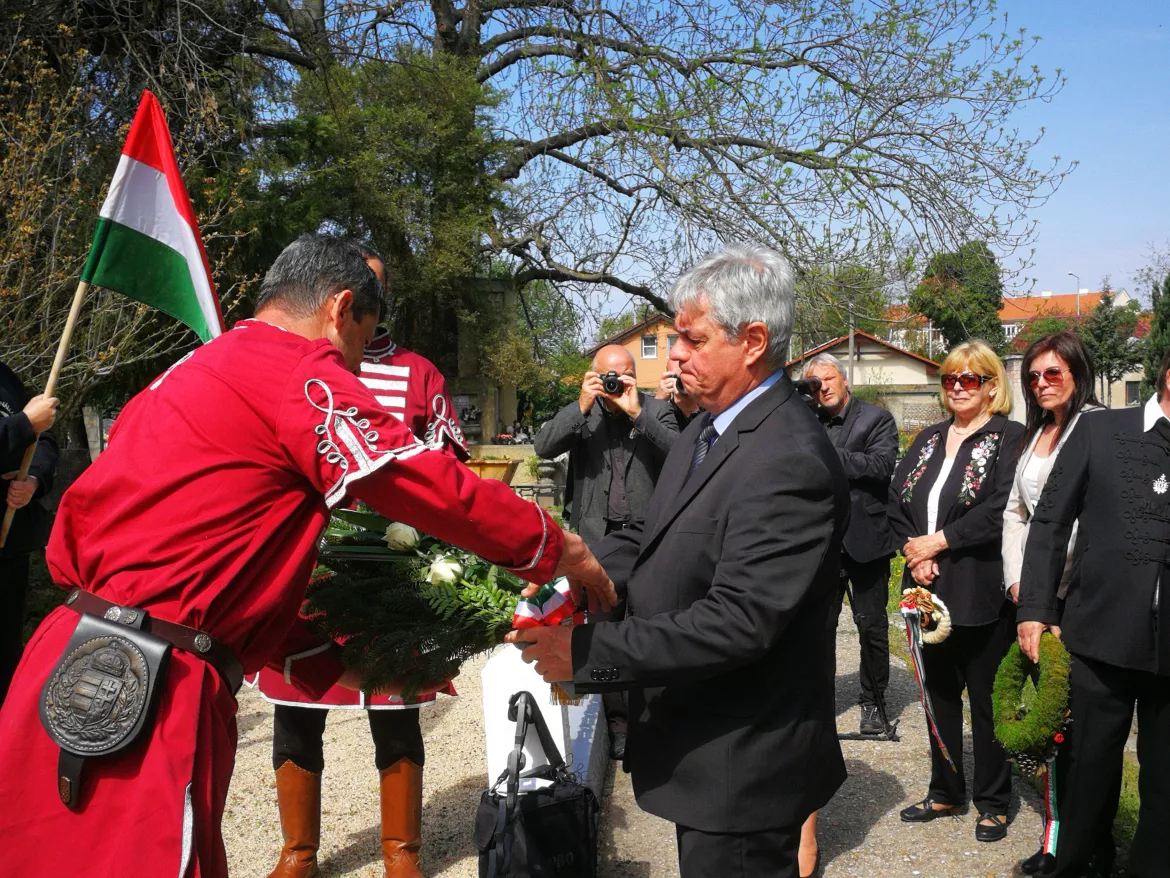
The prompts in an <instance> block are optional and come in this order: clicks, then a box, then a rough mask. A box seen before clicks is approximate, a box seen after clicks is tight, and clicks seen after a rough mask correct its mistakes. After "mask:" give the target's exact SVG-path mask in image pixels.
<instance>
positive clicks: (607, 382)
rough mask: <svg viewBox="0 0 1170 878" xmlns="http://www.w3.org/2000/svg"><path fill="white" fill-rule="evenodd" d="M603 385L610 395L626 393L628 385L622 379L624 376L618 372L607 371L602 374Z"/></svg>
mask: <svg viewBox="0 0 1170 878" xmlns="http://www.w3.org/2000/svg"><path fill="white" fill-rule="evenodd" d="M601 387H602V389H603V390H604V391H605V392H606V393H608V394H609V395H610V396H616V395H617V394H619V393H625V390H626V385H625V382H623V381H622V376H621V375H619V374H618V373H617V372H606V373H605V374H604V375H602V376H601Z"/></svg>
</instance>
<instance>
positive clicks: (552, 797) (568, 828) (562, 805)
mask: <svg viewBox="0 0 1170 878" xmlns="http://www.w3.org/2000/svg"><path fill="white" fill-rule="evenodd" d="M508 719H510V720H513V721H515V723H516V743H515V747H514V748H513V750H512V752H511V753H510V754H509V755H508V767H507V768H506V769H504V772H503V773H502V774H501V775H500V776H499V778H497V780H496V782H495V784H493V785H492V787H491V789H489V790H486V791H485V792H484V794H483V795H482V796H481V797H480V800H479V810H478V811H477V812H476V815H475V846H476V847H477V848H478V849H479V876H480V878H597V812H598V803H597V797H596V796H595V795H593V791H592V790H591V789H589V787H587V786H585V785H584V784H580V783H577V781H576V780H575V779H574V778H573V776H572V774H571V773H570V772H569V770H568V768H566V766H565V760H564V759H563V758H562V757H561V752H560V750H558V749H557V745H556V744H555V743H553V739H552V735H550V734H549V731H548V726H546V725H545V723H544V717H543V716H542V715H541V712H540V708H539V707H537V706H536V700H535V699H534V698H533V697H532V695H531V694H530V693H528V692H517V693H516V694H515V695H513V696H512V697H511V699H509V701H508ZM530 724H531V725H533V726H535V727H536V733H537V736H538V737H539V738H540V747H541V749H542V750H544V756H545V758H546V759H547V760H548V765H542V766H540V767H539V768H534V769H532V770H531V771H528V772H523V769H524V738H525V736H526V735H527V734H528V726H529V725H530ZM522 772H523V773H522ZM529 777H536V778H544V779H546V780H551V781H552V786H549V787H545V788H542V789H538V790H533V791H531V792H527V793H525V794H524V795H520V794H519V793H520V779H521V778H529ZM501 785H504V787H505V792H504V793H503V794H502V795H501V794H500V792H499V788H500V786H501Z"/></svg>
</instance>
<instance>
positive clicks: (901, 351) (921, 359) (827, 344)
mask: <svg viewBox="0 0 1170 878" xmlns="http://www.w3.org/2000/svg"><path fill="white" fill-rule="evenodd" d="M853 338H854V340H856V339H859V338H865V339H868V340H869V341H873V342H877V343H878V344H880V345H881V346H882V347H885V348H889V349H890V350H891V351H895V352H896V353H899V354H905V355H906V356H907V357H910V358H912V359H915V360H918V362H920V363H925V364H926V365H928V366H933V367H934V368H936V369H937V368H939V364H938V363H936V362H935V361H934V360H930V359H927V358H926V357H924V356H922V355H921V354H916V353H914V351H908V350H906V349H905V348H900V347H898V346H897V345H896V344H891V343H890V342H888V341H885V340H884V339H880V338H878V337H877V336H876V335H870V334H869V333H868V332H863V331H862V330H860V329H855V330H854V331H853ZM842 342H845V343H848V342H849V336H847V335H842V336H840V337H838V338H835V339H833V340H832V341H827V342H825V343H824V344H823V345H819V346H817V347H815V348H813V349H812V350H811V351H805V352H804V353H803V354H802V355H801V356H799V357H797V358H796V359H794V360H789V361H788V362H787V363H786V364H785V366H786V367H787V366H791V365H792V364H793V363H799V362H801V361H802V360H807V359H810V358H811V357H815V356H816V355H817V354H820V353H823V352H824V351H827V350H829V349H830V348H833V347H836V346H837V345H839V344H841V343H842Z"/></svg>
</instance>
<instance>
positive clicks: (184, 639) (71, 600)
mask: <svg viewBox="0 0 1170 878" xmlns="http://www.w3.org/2000/svg"><path fill="white" fill-rule="evenodd" d="M65 606H67V607H69V608H70V609H71V610H74V611H76V612H77V613H89V614H90V615H92V616H98V617H100V618H103V619H108V620H109V621H111V622H117V621H119V620H121V617H122V614H123V613H137V612H140V611H139V610H138V609H136V608H134V607H123V606H120V605H118V604H114V603H111V602H110V601H107V600H106V599H105V598H99V597H98V596H97V595H96V594H94V593H93V592H88V591H85V590H84V589H80V588H75V589H73V591H72V592H71V593H70V595H69V597H68V598H66V599H65ZM125 621H126V622H127V623H131V622H133V621H134V620H133V619H126V620H125ZM142 630H143V631H149V632H150V633H151V634H153V635H154V636H155V637H161V638H162V639H163V640H166V641H167V642H169V643H170V644H172V645H173V646H175V647H177V648H178V649H181V650H183V651H184V652H189V653H191V655H193V656H196V657H197V658H201V659H203V660H204V661H205V662H207V663H208V664H209V665H211V666H212V667H213V668H215V669H216V671H218V672H219V675H220V676H221V677H223V679H224V682H225V683H227V685H228V688H229V689H231V690H232V694H233V695H235V694H236V693H237V692H239V691H240V684H242V683H243V682H244V666H243V665H241V664H240V660H239V659H238V658H236V656H235V654H234V653H233V652H232V651H231V650H230V649H228V648H227V647H226V646H224V645H223V644H222V643H220V642H219V641H218V640H216V639H215V638H214V637H212V636H211V635H210V634H204V633H203V632H202V631H200V630H198V629H197V628H188V627H187V626H186V625H178V624H176V623H174V622H165V621H163V620H162V619H159V618H156V617H155V616H151V615H150V614H149V613H147V616H146V621H145V622H143V623H142Z"/></svg>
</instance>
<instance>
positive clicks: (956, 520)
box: [889, 415, 1063, 625]
mask: <svg viewBox="0 0 1170 878" xmlns="http://www.w3.org/2000/svg"><path fill="white" fill-rule="evenodd" d="M950 427H951V421H950V420H946V421H942V422H941V423H938V424H935V425H934V426H933V427H927V428H926V429H925V430H923V431H922V432H921V433H919V434H918V436H917V437H916V438H915V439H914V442H913V443H912V444H911V445H910V448H909V450H908V451H907V452H906V456H905V457H904V458H902V462H901V463H900V464H899V465H898V469H897V470H896V471H895V472H894V480H893V481H892V482H891V483H890V502H889V512H890V524H891V526H892V527H893V529H894V536H895V537H896V538H897V539H898V548H899V549H900V548H901V547H902V546H904V545H905V544H906V540H908V539H910V538H911V537H918V536H922V535H924V534H925V533H926V532H927V531H926V525H927V512H926V500H927V496H928V495H929V494H930V489H931V488H932V487H933V486H934V482H935V479H936V478H937V477H938V474H939V471H940V470H941V469H942V465H943V461H944V460H945V459H946V444H947V434H948V433H949V431H950ZM1023 435H1024V425H1023V424H1019V423H1016V422H1015V421H1009V420H1008V419H1007V418H1006V417H1005V416H1003V415H992V417H991V419H990V420H988V422H987V423H986V424H984V425H983V426H982V427H980V428H979V429H978V430H977V431H975V433H973V434H972V435H970V436H968V437H967V438H966V439H964V440H963V444H962V445H960V446H959V451H958V453H957V454H956V455H955V462H954V464H953V465H952V467H951V472H950V475H949V476H948V477H947V481H946V484H945V485H944V486H943V489H942V494H941V495H940V496H939V504H938V521H937V522H936V524H935V529H936V530H938V529H941V530H942V532H943V534H944V535H945V536H946V538H947V545H948V546H949V547H950V548H948V549H947V550H946V551H945V552H943V553H942V554H941V555H939V556H938V557H937V558H936V560H937V561H938V570H939V575H938V577H937V578H936V579H935V580H934V582H933V583H932V585H931V587H930V588H931V591H933V592H934V593H935V594H937V595H938V596H939V597H940V598H942V599H943V601H944V602H945V603H946V605H947V609H948V610H950V613H951V620H952V622H953V623H954V624H955V625H987V624H990V623H991V622H994V621H996V620H997V619H998V618H999V615H1000V613H1001V612H1002V611H1003V609H1004V600H1005V597H1004V592H1003V559H1002V557H1001V556H1000V545H1001V542H1002V540H1003V510H1004V507H1006V506H1007V500H1008V495H1009V494H1011V490H1012V481H1013V480H1014V479H1015V475H1016V462H1017V461H1018V460H1019V458H1020V441H1021V439H1022V437H1023ZM977 449H978V459H977V460H975V461H972V456H973V455H974V454H975V453H976V450H977ZM1062 453H1063V452H1062ZM915 585H916V583H915V582H914V579H913V577H912V576H911V575H910V570H909V569H907V570H906V572H905V574H904V575H903V578H902V586H903V588H912V587H914V586H915Z"/></svg>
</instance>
